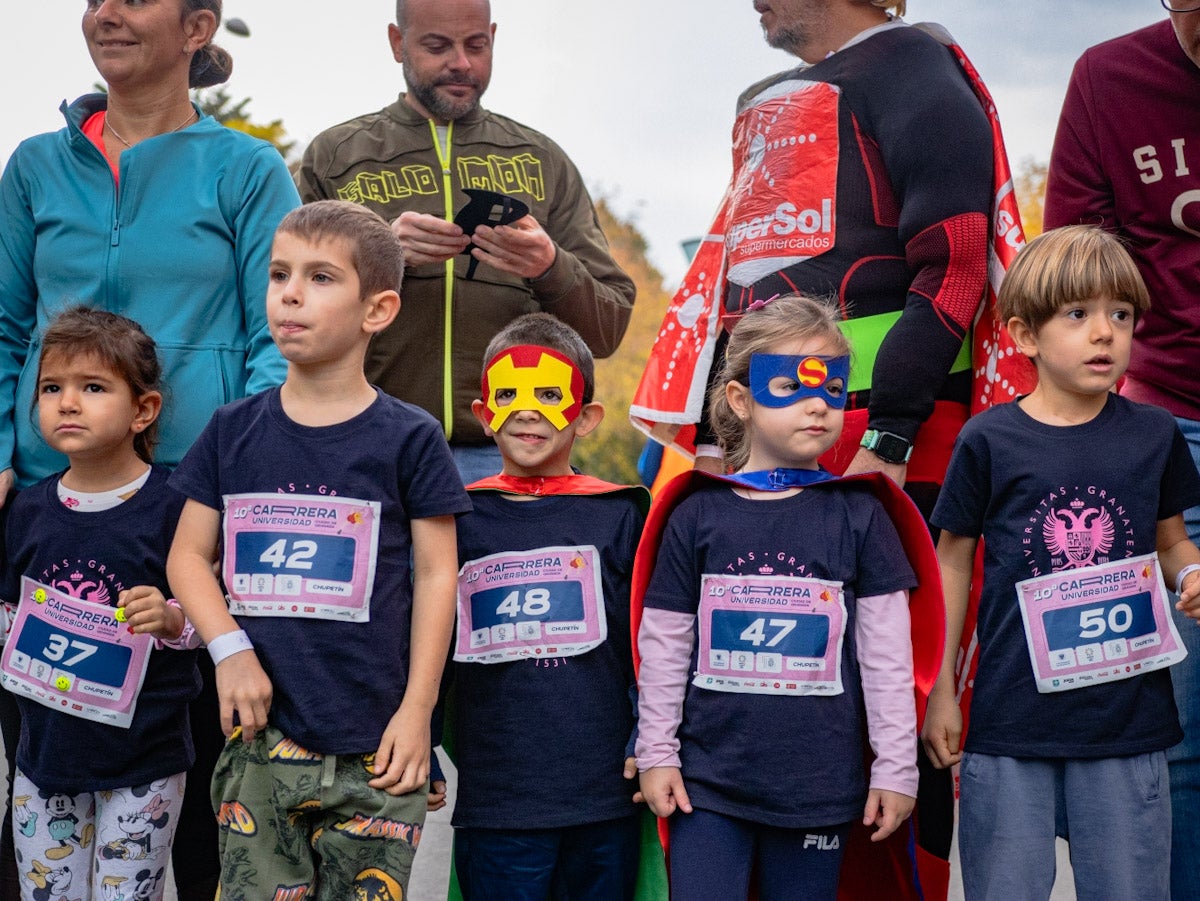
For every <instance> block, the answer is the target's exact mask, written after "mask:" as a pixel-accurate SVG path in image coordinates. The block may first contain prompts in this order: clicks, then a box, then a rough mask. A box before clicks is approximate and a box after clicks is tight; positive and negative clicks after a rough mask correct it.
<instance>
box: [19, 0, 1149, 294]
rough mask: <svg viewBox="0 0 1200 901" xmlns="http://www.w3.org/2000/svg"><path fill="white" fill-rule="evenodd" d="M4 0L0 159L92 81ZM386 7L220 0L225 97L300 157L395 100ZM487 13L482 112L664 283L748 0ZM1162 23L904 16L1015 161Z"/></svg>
mask: <svg viewBox="0 0 1200 901" xmlns="http://www.w3.org/2000/svg"><path fill="white" fill-rule="evenodd" d="M10 2H11V0H10ZM12 5H13V7H14V8H13V9H11V10H10V15H9V16H8V18H7V22H8V24H7V25H6V26H5V27H4V28H3V29H2V30H0V78H2V80H3V83H4V85H5V88H6V95H5V99H4V103H3V107H2V111H3V115H0V160H7V159H8V156H9V154H11V153H12V150H13V148H15V147H16V145H17V143H18V142H19V141H20V140H21V139H22V138H24V137H26V136H28V135H31V134H35V133H37V132H41V131H49V130H52V129H56V128H58V127H60V126H61V125H62V119H61V117H60V116H59V114H58V112H57V108H58V105H59V103H60V102H61V101H62V100H63V99H64V98H66V99H73V98H75V97H76V96H78V95H79V94H82V93H86V92H87V91H89V90H90V89H91V85H92V84H93V83H94V82H95V80H96V78H97V77H98V76H97V75H96V72H95V70H94V69H93V68H92V65H91V60H90V59H89V57H88V55H87V50H86V48H85V47H84V43H83V37H82V35H81V33H80V20H81V17H82V15H83V10H84V6H85V3H84V0H34V2H32V3H20V4H12ZM393 9H394V6H393V3H392V2H391V0H338V2H333V3H330V2H327V0H225V15H226V17H227V18H228V17H232V16H237V17H240V18H242V19H244V20H245V21H246V22H247V23H248V24H249V25H250V28H251V30H252V35H251V36H250V37H249V38H240V37H237V36H235V35H232V34H229V33H227V32H226V33H224V34H222V36H221V38H220V42H221V43H223V44H224V45H225V47H226V48H227V49H228V50H229V51H230V52H231V53H233V55H234V59H235V61H236V67H235V71H234V75H233V78H232V79H231V81H230V82H229V84H228V88H229V90H230V91H231V92H232V93H233V95H234V96H235V97H238V98H240V97H244V96H249V97H251V98H253V102H252V104H251V106H250V111H251V114H252V117H253V118H254V119H255V120H256V121H268V120H271V119H276V118H281V119H283V121H284V124H285V125H286V127H287V129H288V132H289V134H290V135H291V136H292V137H293V138H294V139H296V141H297V142H298V145H299V146H300V147H303V146H304V145H305V144H307V142H308V141H309V139H311V138H312V137H313V135H315V134H316V133H317V132H319V131H321V130H322V129H323V128H325V127H327V126H329V125H332V124H334V123H336V122H341V121H343V120H345V119H348V118H351V117H353V116H356V115H358V114H360V113H364V112H367V111H369V110H374V109H378V108H379V107H382V106H384V105H386V104H387V103H389V102H391V101H392V100H394V99H395V96H396V94H397V93H398V92H399V91H400V90H402V88H403V81H402V78H401V73H400V67H399V66H398V65H396V63H395V62H393V61H392V58H391V52H390V49H389V48H388V45H387V34H386V27H387V22H388V18H389V16H390V15H391V13H392V12H393ZM18 10H19V11H18ZM492 13H493V18H495V20H496V21H497V23H498V28H497V33H496V50H495V66H494V70H493V74H492V84H491V88H490V89H489V91H488V93H487V95H486V96H485V98H484V102H485V105H486V106H488V107H490V108H492V109H494V110H496V111H497V112H502V113H504V114H505V115H508V116H511V117H513V118H515V119H517V120H519V121H521V122H524V123H526V124H528V125H531V126H533V127H535V128H537V129H539V130H540V131H544V132H545V133H546V134H548V135H550V136H551V137H552V138H554V139H555V140H556V141H557V142H558V143H559V144H561V145H562V146H563V147H564V148H565V149H566V151H567V153H568V154H570V156H571V157H572V158H573V159H574V160H575V163H576V164H577V165H578V166H579V168H580V170H581V171H582V172H583V175H584V178H585V179H586V181H587V183H588V185H589V186H590V187H591V188H592V191H593V193H595V194H603V195H605V196H608V197H609V198H610V200H611V201H612V203H613V205H614V207H615V208H616V210H617V211H618V212H619V213H622V214H624V215H632V216H633V217H634V218H635V220H636V221H637V223H638V225H639V227H640V228H641V229H642V231H643V233H644V234H645V235H646V237H647V239H648V240H649V242H650V249H651V257H652V259H653V260H654V262H655V263H656V264H657V265H658V267H659V268H660V269H661V270H662V271H663V272H664V274H665V275H666V276H667V277H668V281H674V280H677V279H678V277H679V276H680V275H681V274H682V270H683V268H684V260H683V256H682V253H681V251H680V250H679V248H678V244H679V242H680V241H681V240H684V239H686V238H688V237H691V236H694V235H697V234H699V233H701V232H702V231H703V230H704V228H705V227H706V226H707V225H708V222H709V220H710V219H711V217H712V213H713V211H714V209H715V207H716V204H717V201H718V200H719V199H720V195H721V192H722V190H723V189H724V186H725V182H726V181H727V179H728V177H729V132H730V127H731V125H732V121H733V106H734V102H735V100H736V98H737V95H738V94H739V93H740V91H741V90H742V88H744V87H745V86H746V85H748V84H750V83H751V82H753V81H755V80H756V79H758V78H760V77H762V76H764V75H767V74H770V73H772V72H775V71H779V70H782V69H785V68H788V67H789V66H790V65H792V64H793V63H794V60H793V58H792V57H789V56H788V55H786V54H784V53H782V52H780V51H778V50H771V49H770V48H768V47H767V46H766V45H765V44H764V43H763V40H762V33H761V31H760V29H759V26H758V16H757V14H756V13H755V12H754V9H753V5H752V0H593V2H585V0H493V3H492ZM1165 16H1166V13H1165V12H1164V11H1163V9H1162V7H1161V6H1160V5H1159V4H1158V2H1157V0H1004V2H985V0H909V10H908V15H907V18H908V20H909V21H912V22H917V21H925V20H928V21H935V22H940V23H941V24H943V25H945V26H946V27H947V28H948V29H949V30H950V31H951V33H952V34H954V36H955V37H956V38H957V39H958V41H959V43H960V44H961V45H962V46H963V48H964V49H965V50H966V52H967V54H968V56H970V57H971V58H972V60H973V61H974V63H975V65H976V67H977V68H978V69H979V71H980V73H981V74H982V75H983V77H984V79H985V81H986V82H987V83H988V86H989V88H990V89H991V91H992V94H993V96H994V98H995V100H996V105H997V107H998V109H999V111H1000V118H1001V122H1002V123H1003V125H1004V131H1005V137H1006V139H1007V143H1008V149H1009V157H1010V159H1011V160H1012V163H1013V165H1014V167H1016V165H1017V164H1018V163H1019V162H1020V161H1021V160H1023V159H1025V158H1030V157H1031V158H1034V159H1037V160H1041V161H1044V160H1046V159H1047V158H1048V157H1049V155H1050V145H1051V142H1052V140H1053V137H1054V127H1055V122H1056V120H1057V116H1058V111H1059V107H1060V106H1061V104H1062V97H1063V93H1064V92H1065V90H1066V83H1067V78H1068V77H1069V75H1070V72H1071V66H1072V64H1073V63H1074V61H1075V59H1076V57H1078V55H1079V54H1080V52H1082V51H1083V50H1084V49H1085V48H1087V47H1089V46H1091V45H1092V44H1095V43H1098V42H1100V41H1103V40H1106V39H1107V38H1110V37H1115V36H1116V35H1119V34H1124V33H1125V32H1128V31H1132V30H1134V29H1135V28H1140V27H1142V26H1143V25H1148V24H1150V23H1151V22H1154V21H1157V20H1159V19H1161V18H1164V17H1165Z"/></svg>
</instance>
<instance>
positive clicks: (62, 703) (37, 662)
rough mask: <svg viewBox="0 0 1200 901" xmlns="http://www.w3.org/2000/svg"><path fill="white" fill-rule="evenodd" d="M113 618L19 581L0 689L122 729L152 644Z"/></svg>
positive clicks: (104, 609)
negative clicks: (16, 602) (17, 596)
mask: <svg viewBox="0 0 1200 901" xmlns="http://www.w3.org/2000/svg"><path fill="white" fill-rule="evenodd" d="M118 612H119V611H118V610H117V608H115V607H110V606H108V605H107V604H93V603H91V602H90V601H81V600H79V599H78V598H73V597H71V596H70V595H67V594H63V593H62V592H60V591H56V590H54V589H53V588H51V587H50V586H48V585H41V584H39V583H38V582H35V581H33V580H32V579H29V578H25V577H23V578H22V579H21V602H20V604H19V606H18V608H17V619H16V622H15V623H14V624H13V628H12V632H11V634H10V635H9V639H8V643H7V644H6V645H5V647H4V655H3V657H0V683H3V685H4V687H5V688H7V689H9V690H10V691H13V692H16V693H17V694H21V695H24V696H25V697H27V698H30V699H32V700H34V701H37V702H38V703H39V704H44V705H45V706H47V707H49V708H51V709H53V710H59V711H61V712H63V713H67V714H70V715H71V716H78V717H81V718H83V719H87V720H94V721H95V722H98V723H107V724H108V725H110V726H119V727H121V728H122V729H128V728H129V724H130V723H131V722H132V721H133V712H134V710H135V708H136V707H137V696H138V692H139V691H140V690H141V687H142V680H143V679H145V677H146V666H147V664H148V663H149V660H150V651H151V649H152V648H153V647H154V640H153V639H152V638H151V637H150V636H149V635H134V634H133V633H132V632H130V631H129V628H128V626H126V625H125V623H124V621H122V620H118V619H117V614H118Z"/></svg>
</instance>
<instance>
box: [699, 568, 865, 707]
mask: <svg viewBox="0 0 1200 901" xmlns="http://www.w3.org/2000/svg"><path fill="white" fill-rule="evenodd" d="M700 593H701V596H700V606H699V611H698V617H697V622H698V632H699V651H698V653H697V658H696V675H695V676H694V677H693V678H692V683H693V684H694V685H696V686H697V687H699V688H707V689H710V690H713V691H734V692H744V693H749V694H774V695H838V694H841V693H842V692H843V691H844V688H843V685H842V644H843V642H844V640H845V635H846V603H845V598H844V596H843V593H842V586H841V583H838V582H825V581H821V580H820V579H805V578H799V577H795V576H724V575H722V576H717V575H705V576H704V577H703V578H702V579H701V582H700Z"/></svg>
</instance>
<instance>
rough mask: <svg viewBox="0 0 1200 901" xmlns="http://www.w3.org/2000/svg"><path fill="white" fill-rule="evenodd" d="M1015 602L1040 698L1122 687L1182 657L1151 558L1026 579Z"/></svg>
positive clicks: (1154, 557)
mask: <svg viewBox="0 0 1200 901" xmlns="http://www.w3.org/2000/svg"><path fill="white" fill-rule="evenodd" d="M1017 602H1018V604H1020V607H1021V618H1022V619H1023V621H1024V623H1025V637H1026V641H1027V643H1028V646H1029V660H1030V663H1032V665H1033V675H1034V678H1035V679H1036V681H1037V689H1038V691H1039V692H1042V693H1048V692H1055V691H1069V690H1071V689H1073V688H1083V687H1084V686H1087V685H1098V684H1100V683H1103V682H1112V681H1115V680H1117V679H1128V678H1130V677H1132V676H1138V675H1141V674H1142V673H1146V672H1150V671H1151V670H1156V669H1162V668H1163V667H1167V666H1171V665H1172V664H1174V663H1178V662H1179V661H1180V660H1182V659H1183V658H1184V657H1186V656H1187V651H1186V650H1185V649H1184V647H1183V643H1182V642H1181V641H1180V639H1179V632H1178V631H1177V630H1176V628H1175V622H1174V620H1173V618H1172V615H1171V606H1170V602H1169V600H1168V596H1167V589H1166V587H1165V586H1164V585H1163V580H1162V574H1161V572H1160V571H1159V567H1158V556H1157V555H1156V554H1146V555H1144V556H1141V557H1130V558H1128V559H1126V560H1117V561H1114V562H1111V563H1106V564H1103V565H1100V566H1087V567H1084V568H1082V569H1071V570H1064V571H1063V572H1058V573H1053V574H1051V575H1047V576H1040V577H1038V578H1035V579H1026V580H1024V581H1023V582H1018V583H1017Z"/></svg>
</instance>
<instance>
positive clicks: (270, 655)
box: [171, 388, 471, 754]
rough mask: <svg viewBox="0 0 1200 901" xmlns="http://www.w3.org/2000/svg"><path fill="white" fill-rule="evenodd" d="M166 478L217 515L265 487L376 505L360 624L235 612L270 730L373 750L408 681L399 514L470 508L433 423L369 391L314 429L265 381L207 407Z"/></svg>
mask: <svg viewBox="0 0 1200 901" xmlns="http://www.w3.org/2000/svg"><path fill="white" fill-rule="evenodd" d="M171 484H172V485H173V486H174V487H176V488H177V489H178V490H179V491H181V492H182V493H183V494H185V495H187V496H188V497H190V498H193V499H194V500H196V501H198V502H199V503H201V504H204V505H205V506H207V507H211V508H212V509H214V510H220V511H222V512H224V509H225V498H226V497H228V496H229V495H237V494H250V493H264V492H270V493H277V494H281V495H287V494H306V495H327V496H331V497H337V498H342V499H356V500H366V501H378V502H379V503H380V504H381V511H380V529H379V544H378V549H377V551H378V552H377V555H376V560H375V579H374V588H373V590H372V595H371V602H370V621H369V622H357V623H356V622H343V621H337V620H328V619H309V618H298V617H288V616H281V617H277V616H238V617H237V621H238V624H239V625H240V626H241V627H242V628H243V629H245V630H246V633H247V634H248V635H249V636H250V640H251V641H252V642H253V643H254V651H255V653H256V654H257V655H258V659H259V661H260V662H261V663H262V666H263V669H264V670H265V671H266V674H267V676H268V677H269V678H270V679H271V683H272V685H273V686H274V697H273V699H272V701H271V712H270V720H271V722H272V723H273V724H274V725H275V726H276V727H278V728H279V729H280V730H281V731H282V732H283V733H284V734H285V735H287V736H288V738H291V739H292V740H293V741H295V742H297V743H298V744H300V745H301V746H303V747H304V748H306V749H308V750H310V751H316V752H318V753H322V754H361V753H368V752H371V751H374V750H376V748H377V747H378V746H379V740H380V738H382V736H383V730H384V729H385V728H386V727H387V723H388V720H390V719H391V717H392V714H394V713H395V712H396V710H397V708H399V706H400V701H401V700H402V699H403V698H404V688H405V685H406V684H407V682H408V663H409V637H410V632H411V625H412V573H411V562H410V552H411V547H412V533H411V530H410V527H409V521H410V520H413V519H424V518H429V517H434V516H448V515H453V514H458V513H464V512H466V511H467V510H470V509H471V502H470V500H469V499H468V498H467V494H466V492H465V491H464V490H463V487H462V482H461V481H460V480H459V477H458V471H457V470H456V469H455V468H454V462H453V460H452V459H451V457H450V450H449V448H448V447H447V446H446V440H445V438H443V437H442V431H441V427H440V426H439V425H438V424H437V421H436V420H435V419H434V418H433V417H432V416H430V415H429V414H428V413H426V412H425V411H424V410H421V409H419V408H417V407H414V406H412V405H411V404H406V403H403V402H401V401H398V400H396V399H395V398H392V397H388V396H387V395H385V394H383V393H380V394H379V395H378V397H377V398H376V400H375V402H374V403H372V404H371V406H369V407H368V408H367V409H366V410H364V411H363V412H362V413H360V414H359V415H358V416H355V417H353V418H352V419H349V420H347V421H346V422H342V423H338V424H336V425H331V426H322V427H319V428H313V427H309V426H303V425H300V424H298V423H296V422H293V421H292V420H291V419H289V418H288V416H287V414H286V413H284V411H283V407H282V405H281V404H280V400H279V389H278V388H272V389H269V390H267V391H264V392H262V393H261V394H256V395H254V396H253V397H248V398H245V399H243V400H239V401H235V402H234V403H231V404H228V405H226V406H224V407H221V408H220V409H219V410H217V411H216V412H215V413H214V414H213V417H212V419H211V420H210V421H209V423H208V425H207V426H205V428H204V431H203V432H202V433H201V435H200V437H199V438H198V439H197V440H196V444H195V445H194V446H193V447H192V449H191V450H190V451H188V454H187V456H185V457H184V459H183V461H182V462H181V463H180V464H179V468H178V469H177V470H175V472H174V473H173V474H172V476H171Z"/></svg>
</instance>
